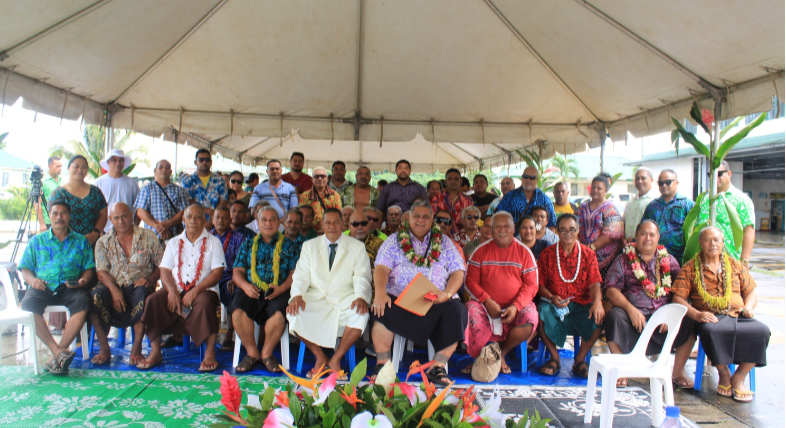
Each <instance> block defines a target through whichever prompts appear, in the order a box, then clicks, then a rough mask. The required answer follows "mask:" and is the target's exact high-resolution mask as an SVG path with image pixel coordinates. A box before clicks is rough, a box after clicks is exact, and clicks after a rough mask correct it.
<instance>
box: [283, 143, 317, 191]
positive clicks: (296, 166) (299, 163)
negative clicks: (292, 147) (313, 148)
mask: <svg viewBox="0 0 786 428" xmlns="http://www.w3.org/2000/svg"><path fill="white" fill-rule="evenodd" d="M305 163H306V158H305V156H303V153H300V152H292V156H290V158H289V172H288V173H286V174H284V175H282V176H281V180H283V181H284V182H285V183H289V184H291V185H292V186H293V187H294V188H295V189H296V190H297V194H298V196H300V195H301V194H302V193H304V192H306V191H308V190H309V189H311V187H312V186H313V185H314V180H312V179H311V176H310V175H308V174H306V173H305V172H303V165H305Z"/></svg>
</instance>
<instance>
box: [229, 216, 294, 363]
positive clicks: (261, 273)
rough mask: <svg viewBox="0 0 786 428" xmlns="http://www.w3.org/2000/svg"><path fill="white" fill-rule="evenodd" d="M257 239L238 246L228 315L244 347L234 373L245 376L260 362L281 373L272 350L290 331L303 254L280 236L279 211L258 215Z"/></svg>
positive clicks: (289, 241) (281, 234)
mask: <svg viewBox="0 0 786 428" xmlns="http://www.w3.org/2000/svg"><path fill="white" fill-rule="evenodd" d="M257 224H258V225H259V234H258V235H257V236H255V237H254V238H253V239H246V240H245V241H243V244H241V245H240V249H239V250H238V252H237V257H236V258H235V268H234V269H233V275H232V279H233V280H234V281H235V285H236V287H237V288H236V289H235V293H234V295H233V298H232V304H231V305H229V308H227V313H229V314H230V316H231V317H232V321H233V322H234V324H235V330H236V331H237V336H238V338H240V342H241V343H242V344H243V346H244V347H245V348H246V357H245V358H243V361H241V362H240V363H239V364H238V365H237V367H235V371H237V372H240V373H245V372H248V371H250V370H251V369H253V368H254V366H255V365H257V364H259V363H262V364H264V366H265V369H266V370H267V371H269V372H271V373H281V369H280V368H279V365H278V361H276V357H274V356H273V350H274V349H275V348H276V346H277V345H278V343H279V341H280V340H281V336H282V335H283V334H284V329H285V328H286V315H285V311H286V308H287V304H288V303H289V289H290V287H291V286H292V273H293V272H294V270H295V265H296V264H297V261H298V258H299V257H300V252H299V251H298V250H297V245H291V244H292V241H291V240H287V239H286V238H285V236H284V234H283V233H280V232H279V231H278V228H279V226H280V224H281V220H280V219H279V217H278V211H276V209H275V208H273V207H270V206H267V207H262V209H260V210H259V212H257ZM254 323H256V324H258V325H259V326H260V328H264V329H265V332H266V334H265V342H264V344H263V345H262V351H261V352H260V350H259V347H258V346H257V344H256V340H255V337H254V330H255V327H254Z"/></svg>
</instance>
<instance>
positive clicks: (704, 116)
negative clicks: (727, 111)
mask: <svg viewBox="0 0 786 428" xmlns="http://www.w3.org/2000/svg"><path fill="white" fill-rule="evenodd" d="M701 121H702V122H704V124H705V125H706V126H707V128H712V122H714V121H715V115H713V114H712V112H711V111H709V110H707V109H701Z"/></svg>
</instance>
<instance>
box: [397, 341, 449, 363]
mask: <svg viewBox="0 0 786 428" xmlns="http://www.w3.org/2000/svg"><path fill="white" fill-rule="evenodd" d="M404 348H406V349H407V350H408V351H410V352H412V351H413V350H414V348H415V343H414V342H410V341H408V340H407V339H406V338H405V337H404V336H399V335H398V334H397V335H396V336H395V337H394V338H393V349H392V351H393V352H392V353H391V354H392V355H391V356H390V362H391V363H392V364H393V368H394V369H396V371H398V366H399V364H401V360H402V359H404ZM435 353H436V352H435V351H434V346H433V345H432V344H431V341H430V340H429V341H428V360H429V361H432V360H433V359H434V354H435ZM447 371H448V366H447V365H446V366H445V372H447Z"/></svg>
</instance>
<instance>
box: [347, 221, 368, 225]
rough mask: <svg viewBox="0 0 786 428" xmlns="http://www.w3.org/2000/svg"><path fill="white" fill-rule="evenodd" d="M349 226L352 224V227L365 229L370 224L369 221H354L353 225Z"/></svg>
mask: <svg viewBox="0 0 786 428" xmlns="http://www.w3.org/2000/svg"><path fill="white" fill-rule="evenodd" d="M349 224H350V225H351V226H352V227H358V226H363V227H366V226H368V222H367V221H365V220H363V221H353V222H352V223H349Z"/></svg>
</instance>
